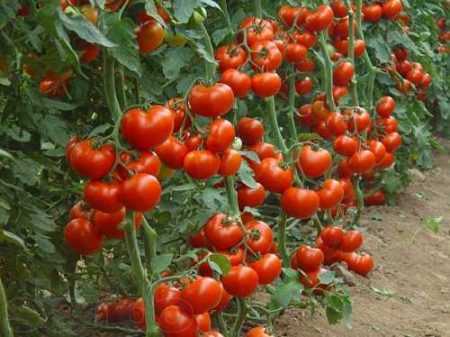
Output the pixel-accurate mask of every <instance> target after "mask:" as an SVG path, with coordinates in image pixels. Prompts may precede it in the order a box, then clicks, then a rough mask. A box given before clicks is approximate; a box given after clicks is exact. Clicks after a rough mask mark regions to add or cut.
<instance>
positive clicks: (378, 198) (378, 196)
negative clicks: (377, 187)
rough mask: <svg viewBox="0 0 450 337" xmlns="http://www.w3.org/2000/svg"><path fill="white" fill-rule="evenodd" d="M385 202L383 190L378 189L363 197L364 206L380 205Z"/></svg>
mask: <svg viewBox="0 0 450 337" xmlns="http://www.w3.org/2000/svg"><path fill="white" fill-rule="evenodd" d="M385 202H386V195H385V194H384V192H383V191H378V192H376V193H374V194H372V195H369V196H367V197H365V198H364V205H366V206H380V205H384V203H385Z"/></svg>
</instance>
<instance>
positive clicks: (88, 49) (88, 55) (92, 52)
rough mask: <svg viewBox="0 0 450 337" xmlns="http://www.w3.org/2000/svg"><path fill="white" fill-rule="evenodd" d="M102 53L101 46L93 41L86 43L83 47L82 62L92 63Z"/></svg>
mask: <svg viewBox="0 0 450 337" xmlns="http://www.w3.org/2000/svg"><path fill="white" fill-rule="evenodd" d="M99 54H100V48H99V47H98V46H97V45H95V44H92V43H85V44H84V46H83V48H82V49H81V55H80V61H81V62H82V63H90V62H93V61H95V60H96V59H97V58H98V55H99Z"/></svg>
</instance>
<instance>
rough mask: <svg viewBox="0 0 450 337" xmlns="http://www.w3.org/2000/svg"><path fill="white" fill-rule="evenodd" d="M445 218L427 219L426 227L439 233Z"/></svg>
mask: <svg viewBox="0 0 450 337" xmlns="http://www.w3.org/2000/svg"><path fill="white" fill-rule="evenodd" d="M442 220H443V217H442V216H440V217H437V218H433V219H425V220H424V222H425V226H427V228H428V229H431V230H432V231H433V232H435V233H437V232H438V231H439V229H440V227H441V223H442Z"/></svg>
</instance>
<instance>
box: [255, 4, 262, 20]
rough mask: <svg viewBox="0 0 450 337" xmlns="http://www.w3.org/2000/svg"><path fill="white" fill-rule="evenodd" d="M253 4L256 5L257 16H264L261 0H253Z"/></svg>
mask: <svg viewBox="0 0 450 337" xmlns="http://www.w3.org/2000/svg"><path fill="white" fill-rule="evenodd" d="M253 6H254V7H255V16H256V17H257V18H262V16H263V15H262V14H263V13H262V5H261V0H253Z"/></svg>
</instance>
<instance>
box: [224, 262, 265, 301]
mask: <svg viewBox="0 0 450 337" xmlns="http://www.w3.org/2000/svg"><path fill="white" fill-rule="evenodd" d="M221 280H222V284H223V287H224V288H225V290H226V291H227V292H228V293H229V294H230V295H232V296H235V297H237V298H245V297H247V296H250V295H251V294H252V293H253V292H254V291H255V290H256V288H257V287H258V284H259V277H258V273H257V272H256V271H254V270H253V269H252V268H250V267H248V266H243V265H239V266H233V267H231V269H230V272H229V273H228V274H227V275H226V276H222V278H221Z"/></svg>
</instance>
